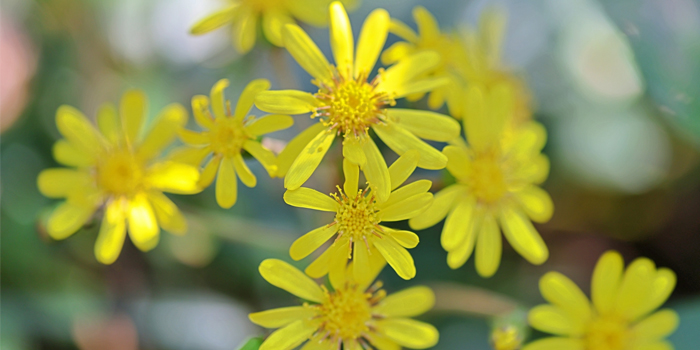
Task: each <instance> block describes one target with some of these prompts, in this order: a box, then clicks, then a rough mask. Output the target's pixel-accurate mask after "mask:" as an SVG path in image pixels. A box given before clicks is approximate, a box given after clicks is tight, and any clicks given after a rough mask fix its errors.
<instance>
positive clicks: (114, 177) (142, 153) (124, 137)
mask: <svg viewBox="0 0 700 350" xmlns="http://www.w3.org/2000/svg"><path fill="white" fill-rule="evenodd" d="M146 103H147V100H146V96H145V95H144V94H143V93H142V92H140V91H127V92H126V93H125V94H124V95H123V97H122V100H121V104H120V112H121V113H119V114H117V110H116V108H115V107H114V106H113V105H111V104H105V105H103V106H102V108H101V109H100V110H99V112H98V115H97V126H98V128H99V131H98V129H96V128H95V127H94V126H93V125H92V124H91V123H90V122H89V121H88V119H87V118H86V117H85V116H84V115H83V114H82V113H80V111H78V110H76V109H75V108H73V107H70V106H61V107H60V108H59V109H58V111H57V113H56V125H57V126H58V131H59V132H60V133H61V134H62V135H63V137H65V139H63V140H59V141H58V142H56V144H55V145H54V149H53V151H54V158H56V161H58V162H59V163H61V164H63V165H66V166H69V167H73V168H74V169H66V168H54V169H47V170H44V171H42V172H41V173H40V174H39V178H38V180H37V183H38V187H39V190H40V191H41V193H42V194H44V195H45V196H47V197H51V198H66V201H65V202H64V203H63V204H61V205H60V206H58V208H56V210H54V212H53V214H52V215H51V217H50V218H49V221H48V224H47V230H48V233H49V235H50V236H51V237H53V238H54V239H64V238H67V237H68V236H70V235H71V234H73V233H75V232H76V231H77V230H78V229H80V227H82V226H83V225H84V224H85V222H87V221H88V220H89V219H90V217H92V215H93V213H94V212H95V211H96V210H97V209H98V208H99V207H101V206H104V217H103V219H102V226H101V227H100V232H99V235H98V237H97V243H96V244H95V256H96V257H97V260H99V261H100V262H102V263H104V264H111V263H112V262H114V261H115V260H116V259H117V257H118V256H119V252H120V251H121V248H122V246H123V244H124V238H125V236H126V231H127V226H128V231H129V236H130V237H131V240H132V241H133V242H134V244H135V245H136V247H138V248H139V249H141V250H143V251H148V250H150V249H152V248H154V247H155V246H156V245H157V244H158V239H159V230H160V228H159V227H162V228H163V229H165V230H167V231H170V232H172V233H177V234H182V233H184V232H185V231H186V230H187V222H186V221H185V218H184V217H183V216H182V214H181V213H180V211H179V210H178V209H177V207H176V206H175V204H174V203H173V202H172V201H170V199H168V197H166V196H165V195H164V194H163V192H170V193H180V194H192V193H196V192H198V191H199V189H198V188H197V180H198V179H199V172H198V171H197V169H196V168H195V167H193V166H191V165H186V164H181V163H177V162H171V161H158V160H156V157H157V156H158V155H159V154H160V153H161V151H162V150H163V148H165V147H167V146H168V145H170V143H171V142H172V141H173V140H174V139H175V137H176V133H177V130H178V129H179V128H181V127H182V126H183V125H184V124H185V122H186V121H187V111H186V110H185V109H184V108H183V107H182V106H181V105H179V104H172V105H169V106H167V107H165V109H163V111H162V112H161V113H160V115H159V116H158V117H157V119H156V121H155V123H154V124H153V127H152V128H151V130H150V131H149V132H148V133H146V134H145V136H142V135H143V134H144V131H145V130H144V129H145V128H144V123H145V119H146Z"/></svg>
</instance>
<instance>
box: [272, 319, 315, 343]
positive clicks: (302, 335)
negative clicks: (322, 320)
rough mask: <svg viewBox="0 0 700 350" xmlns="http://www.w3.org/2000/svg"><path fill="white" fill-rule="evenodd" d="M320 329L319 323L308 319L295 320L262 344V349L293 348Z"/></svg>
mask: <svg viewBox="0 0 700 350" xmlns="http://www.w3.org/2000/svg"><path fill="white" fill-rule="evenodd" d="M317 329H318V325H316V324H314V323H311V322H308V321H306V320H299V321H294V322H292V323H291V324H289V325H287V326H285V327H284V328H280V329H278V330H276V331H274V332H272V334H270V336H269V337H267V339H265V341H264V342H263V343H262V345H260V350H292V349H294V348H296V347H297V346H299V345H301V343H303V342H304V341H305V340H307V339H309V338H310V337H311V336H312V335H313V334H314V332H316V330H317Z"/></svg>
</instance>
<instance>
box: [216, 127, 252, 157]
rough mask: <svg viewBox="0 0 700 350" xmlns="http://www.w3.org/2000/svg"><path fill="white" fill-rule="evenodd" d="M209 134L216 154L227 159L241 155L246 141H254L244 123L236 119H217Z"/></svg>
mask: <svg viewBox="0 0 700 350" xmlns="http://www.w3.org/2000/svg"><path fill="white" fill-rule="evenodd" d="M208 134H209V140H210V145H211V148H212V150H213V151H214V153H216V154H220V155H223V156H225V157H233V156H235V155H237V154H240V153H241V149H243V144H244V143H245V142H246V140H249V139H252V137H251V136H250V135H249V134H248V133H247V132H246V130H245V128H244V126H243V121H242V120H239V119H236V118H225V119H216V120H215V124H214V126H213V127H212V128H211V130H209V133H208Z"/></svg>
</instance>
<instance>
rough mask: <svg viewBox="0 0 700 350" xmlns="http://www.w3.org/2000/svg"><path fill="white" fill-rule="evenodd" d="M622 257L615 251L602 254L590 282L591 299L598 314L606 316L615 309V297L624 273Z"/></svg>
mask: <svg viewBox="0 0 700 350" xmlns="http://www.w3.org/2000/svg"><path fill="white" fill-rule="evenodd" d="M624 268H625V266H624V262H623V261H622V256H621V255H620V253H618V252H616V251H608V252H606V253H605V254H603V255H602V256H601V257H600V259H598V263H597V264H596V267H595V270H594V271H593V278H592V280H591V299H592V300H593V304H594V305H595V308H596V310H598V313H600V314H607V313H609V312H610V311H612V309H613V308H614V307H615V297H616V296H617V289H618V288H619V286H620V281H621V279H622V272H623V271H624Z"/></svg>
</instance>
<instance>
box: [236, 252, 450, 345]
mask: <svg viewBox="0 0 700 350" xmlns="http://www.w3.org/2000/svg"><path fill="white" fill-rule="evenodd" d="M351 265H352V264H351ZM349 269H351V267H349ZM259 270H260V274H261V275H262V276H263V278H264V279H265V280H267V281H268V282H270V284H272V285H274V286H276V287H279V288H282V289H284V290H286V291H288V292H289V293H291V294H294V295H295V296H297V297H299V298H301V299H304V300H307V301H308V302H305V303H304V304H303V305H302V306H292V307H284V308H279V309H272V310H267V311H262V312H256V313H252V314H250V316H249V317H250V320H251V321H252V322H253V323H255V324H258V325H260V326H263V327H266V328H279V329H278V330H276V331H274V332H273V333H272V334H271V335H270V336H269V337H268V338H267V339H266V340H265V342H264V343H263V344H262V346H260V349H261V350H271V349H274V350H289V349H294V348H296V347H297V346H299V345H301V344H302V343H304V342H306V345H305V346H304V348H305V349H328V350H331V349H338V350H339V349H340V348H341V345H342V346H343V349H363V348H364V349H370V348H376V349H398V348H399V347H401V346H404V347H407V348H411V349H425V348H429V347H432V346H434V345H435V344H436V343H437V341H438V332H437V330H436V329H435V327H433V326H431V325H429V324H427V323H423V322H419V321H415V320H412V319H410V318H409V317H413V316H418V315H420V314H422V313H424V312H426V311H428V310H430V309H431V308H432V307H433V304H434V303H435V295H434V294H433V292H432V290H430V288H427V287H423V286H416V287H412V288H409V289H406V290H403V291H401V292H398V293H395V294H392V295H389V296H387V294H386V292H385V291H384V290H383V289H381V288H382V283H381V282H379V281H378V282H376V283H374V284H373V285H371V284H372V281H374V278H375V277H376V274H378V273H379V271H380V270H381V267H380V268H379V269H375V270H374V271H373V273H374V275H373V276H372V278H371V279H370V280H369V281H368V282H366V283H359V282H357V281H355V280H353V278H352V274H351V273H348V274H346V275H345V276H342V278H339V279H335V280H331V284H332V287H333V290H328V289H327V288H326V287H325V286H323V285H321V286H319V285H318V284H316V282H314V281H313V280H311V279H310V278H309V277H307V276H306V275H304V273H302V272H301V271H299V270H297V269H296V268H294V267H293V266H291V265H289V264H287V263H285V262H283V261H281V260H276V259H268V260H265V261H263V262H262V263H261V264H260V268H259ZM370 285H371V286H370Z"/></svg>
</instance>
